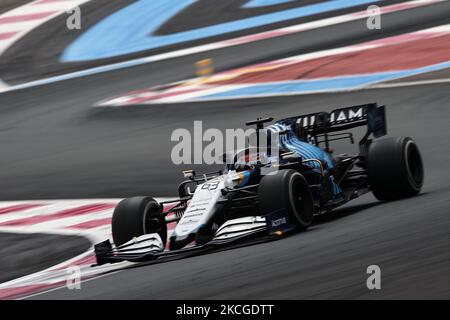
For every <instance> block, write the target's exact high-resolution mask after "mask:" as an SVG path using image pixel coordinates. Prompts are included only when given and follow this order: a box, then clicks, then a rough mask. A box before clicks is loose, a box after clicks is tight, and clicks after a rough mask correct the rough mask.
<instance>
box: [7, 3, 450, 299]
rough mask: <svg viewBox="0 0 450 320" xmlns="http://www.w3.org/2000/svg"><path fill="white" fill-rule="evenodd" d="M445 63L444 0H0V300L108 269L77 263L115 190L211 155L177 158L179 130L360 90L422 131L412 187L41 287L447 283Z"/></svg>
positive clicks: (302, 110)
mask: <svg viewBox="0 0 450 320" xmlns="http://www.w3.org/2000/svg"><path fill="white" fill-rule="evenodd" d="M374 6H376V7H374ZM369 7H370V8H369ZM199 61H203V62H202V63H200V65H201V66H200V68H206V69H210V70H209V71H211V72H207V73H206V74H199V73H198V72H199V63H198V62H199ZM202 66H203V67H202ZM449 66H450V1H446V0H409V1H408V0H407V1H364V0H357V1H347V0H334V1H320V0H303V1H300V0H227V1H219V0H197V1H195V0H170V1H169V0H121V1H119V0H37V1H26V0H15V1H14V0H2V1H1V2H0V150H1V156H0V168H1V170H0V199H1V202H0V231H1V232H2V234H0V239H2V240H1V241H2V249H1V250H0V271H1V272H0V273H1V274H2V277H3V278H0V281H2V282H3V283H2V284H0V298H8V299H10V298H17V297H24V296H28V295H30V294H34V293H37V292H42V291H45V290H48V289H50V288H55V287H60V286H63V285H64V284H65V277H66V274H65V273H64V268H65V267H67V266H69V265H79V266H80V267H81V270H82V273H83V279H84V278H90V277H93V276H96V275H99V274H103V273H105V272H109V271H111V270H117V269H122V268H123V267H124V266H125V265H118V266H107V267H104V268H97V269H96V268H91V267H90V264H91V263H93V262H94V260H93V256H92V248H91V246H92V242H95V241H101V240H104V239H105V238H106V237H108V236H109V234H110V228H109V224H110V218H111V214H112V210H113V208H114V206H115V204H116V203H117V202H118V201H119V200H120V199H121V198H124V197H127V196H135V195H152V196H155V197H157V198H159V199H162V198H166V197H173V196H175V195H176V187H177V185H178V183H179V181H180V180H181V179H182V175H181V171H182V170H184V169H186V168H194V169H196V170H198V171H202V170H208V171H209V170H210V169H209V168H208V167H207V166H205V165H196V166H191V165H183V166H178V165H175V164H173V163H172V161H171V151H172V148H173V146H174V144H175V143H174V142H173V141H171V134H172V132H173V131H174V130H175V129H177V128H186V129H188V130H192V128H193V123H194V121H196V120H201V121H203V128H204V130H206V129H207V128H218V129H221V130H224V129H226V128H242V127H243V126H244V122H245V121H246V120H251V119H254V118H256V117H258V116H272V117H274V118H275V119H277V118H281V117H287V116H294V115H300V114H306V113H311V112H317V111H330V110H332V109H335V108H338V107H344V106H351V105H358V104H364V103H368V102H378V103H380V104H385V105H386V106H387V119H388V132H389V134H390V135H392V136H394V135H404V136H411V137H413V138H414V139H415V140H416V141H417V143H418V145H419V147H420V149H421V151H422V155H423V158H424V162H425V166H426V181H425V186H424V189H423V193H422V195H421V196H419V197H417V198H414V199H408V200H402V201H397V202H391V203H380V202H377V201H376V200H375V198H373V197H372V196H371V195H369V196H366V197H364V198H361V199H359V200H357V201H356V202H353V203H352V204H350V205H349V206H346V207H344V208H342V209H340V210H338V212H337V213H336V214H335V215H332V216H329V217H322V218H320V219H318V220H317V223H316V224H315V225H314V227H313V228H311V230H310V231H308V232H306V233H302V234H298V235H295V236H292V237H289V238H287V239H284V240H283V241H276V242H272V243H266V244H260V245H257V246H253V247H246V248H240V249H234V250H230V251H225V252H220V253H214V254H211V255H207V256H200V257H195V258H190V259H189V261H184V262H183V261H174V262H170V263H167V264H164V265H154V266H145V267H141V268H136V269H132V270H127V271H122V272H119V273H115V274H113V275H110V276H108V277H104V278H99V279H97V280H94V281H89V282H87V283H83V289H82V290H77V291H76V292H74V291H68V290H65V289H60V290H55V291H52V292H51V293H47V294H44V295H39V296H37V297H42V298H48V299H51V298H83V299H84V298H88V299H89V298H99V297H101V298H126V299H129V298H143V299H154V298H163V299H164V298H166V299H167V298H172V299H177V298H181V299H187V298H191V299H201V298H217V299H224V298H225V299H227V298H228V299H231V298H233V299H241V298H251V299H258V298H279V299H284V298H290V299H298V298H313V299H315V298H319V299H320V298H333V299H342V298H344V299H354V298H370V299H372V298H375V299H379V298H422V299H429V298H433V299H435V298H438V299H442V298H449V297H450V285H449V283H448V275H447V272H448V268H449V267H450V265H449V254H448V253H449V252H450V250H449V249H450V243H449V236H448V230H449V227H450V218H449V216H448V206H449V204H450V201H449V199H450V197H449V196H450V184H449V181H448V179H447V176H448V174H449V170H450V168H449V166H448V163H449V161H450V152H449V151H450V150H449V145H448V139H449V138H450V132H449V130H448V121H449V119H450V111H449V108H448V104H449V101H450V90H449V89H450V77H449ZM352 148H354V146H346V145H344V144H337V145H335V150H336V152H338V153H343V152H349V151H351V150H352ZM275 252H276V255H274V253H275ZM371 264H377V265H380V267H381V268H382V272H383V287H382V290H379V291H376V292H373V291H369V290H367V288H366V286H365V279H366V273H365V270H366V268H367V266H369V265H371ZM46 268H48V269H46ZM174 275H175V276H174ZM121 280H123V281H121ZM112 287H114V290H111V288H112ZM180 287H181V288H182V289H180ZM194 288H195V290H194Z"/></svg>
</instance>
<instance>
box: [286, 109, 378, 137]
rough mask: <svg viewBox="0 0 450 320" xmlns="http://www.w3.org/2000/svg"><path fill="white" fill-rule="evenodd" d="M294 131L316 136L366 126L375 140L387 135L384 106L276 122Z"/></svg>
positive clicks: (315, 114)
mask: <svg viewBox="0 0 450 320" xmlns="http://www.w3.org/2000/svg"><path fill="white" fill-rule="evenodd" d="M277 122H278V123H282V124H285V125H288V126H290V127H291V128H292V129H294V130H296V131H297V130H304V131H306V133H308V134H310V135H312V136H316V135H318V134H327V133H329V132H336V131H343V130H348V129H351V128H356V127H361V126H365V125H367V134H366V136H368V135H369V134H371V133H372V134H373V135H374V137H375V138H378V137H381V136H383V135H385V134H386V133H387V128H386V112H385V106H384V105H383V106H378V105H377V104H376V103H369V104H363V105H358V106H352V107H346V108H339V109H335V110H333V111H331V112H318V113H311V114H306V115H300V116H296V117H290V118H286V119H282V120H279V121H277Z"/></svg>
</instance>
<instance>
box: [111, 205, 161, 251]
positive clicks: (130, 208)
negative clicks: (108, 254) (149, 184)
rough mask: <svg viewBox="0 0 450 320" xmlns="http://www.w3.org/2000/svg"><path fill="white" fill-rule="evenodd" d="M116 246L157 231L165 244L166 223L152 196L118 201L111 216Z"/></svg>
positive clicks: (159, 207) (159, 206)
mask: <svg viewBox="0 0 450 320" xmlns="http://www.w3.org/2000/svg"><path fill="white" fill-rule="evenodd" d="M111 224H112V237H113V240H114V243H115V244H116V246H120V245H121V244H124V243H125V242H127V241H129V240H131V239H133V238H134V237H138V236H141V235H144V234H149V233H158V234H159V235H160V236H161V239H162V241H163V243H164V245H165V244H166V241H167V225H166V221H165V217H164V215H163V213H162V207H161V205H160V204H159V203H158V202H157V201H156V200H155V199H153V198H152V197H133V198H127V199H124V200H122V201H120V202H119V204H118V205H117V207H116V208H115V209H114V213H113V216H112V223H111Z"/></svg>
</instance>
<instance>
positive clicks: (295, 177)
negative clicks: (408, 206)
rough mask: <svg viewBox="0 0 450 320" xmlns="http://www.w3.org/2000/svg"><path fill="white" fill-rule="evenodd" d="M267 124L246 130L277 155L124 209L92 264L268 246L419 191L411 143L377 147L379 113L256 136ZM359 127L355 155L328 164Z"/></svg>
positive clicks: (255, 153)
mask: <svg viewBox="0 0 450 320" xmlns="http://www.w3.org/2000/svg"><path fill="white" fill-rule="evenodd" d="M272 120H273V119H272V118H266V119H257V120H254V121H249V122H247V125H256V131H257V133H258V134H259V133H261V132H265V133H266V137H269V138H273V137H274V136H276V137H277V138H276V139H277V142H278V145H279V149H278V150H277V151H278V152H277V154H272V153H273V152H271V150H270V148H260V142H257V144H256V146H248V147H247V148H246V149H244V150H240V151H238V152H237V153H236V154H235V155H234V158H233V161H230V162H231V163H228V162H227V164H226V165H225V169H224V170H223V171H218V172H213V173H207V174H201V175H198V174H196V173H195V172H194V171H192V170H190V171H185V172H184V175H185V177H186V181H183V182H182V183H181V184H180V185H179V187H178V193H179V198H178V199H175V200H172V201H166V202H161V203H158V202H157V201H156V200H154V199H153V198H152V197H148V196H143V197H133V198H128V199H124V200H122V201H121V202H120V203H119V204H118V205H117V207H116V208H115V211H114V214H113V218H112V237H113V240H114V245H113V244H111V242H110V241H109V240H106V241H104V242H101V243H99V244H97V245H96V246H95V253H96V257H97V262H98V264H103V263H107V262H117V261H123V260H129V261H145V260H152V259H156V258H159V257H162V256H167V255H173V254H178V253H180V252H187V251H192V250H198V249H205V248H214V247H217V246H220V245H224V244H228V243H231V242H235V241H238V240H243V239H244V238H250V237H265V236H266V237H276V236H279V235H282V234H284V233H287V232H291V231H294V230H297V231H299V230H305V229H306V228H308V227H309V226H310V225H311V223H312V221H313V217H314V216H315V215H319V214H323V213H326V212H329V211H331V210H332V209H334V208H336V207H338V206H340V205H343V204H345V203H347V202H349V201H350V200H352V199H355V198H357V197H359V196H360V195H362V194H364V193H366V192H369V191H372V193H373V194H374V195H375V197H376V198H377V199H379V200H385V201H386V200H394V199H400V198H405V197H410V196H414V195H416V194H418V193H419V192H420V190H421V187H422V184H423V179H424V170H423V165H422V159H421V155H420V152H419V149H418V147H417V145H416V143H415V142H414V140H412V139H411V138H407V137H395V138H383V139H377V138H380V137H381V136H384V135H386V116H385V107H384V106H377V104H375V103H372V104H366V105H359V106H353V107H348V108H341V109H337V110H333V111H332V112H330V113H327V112H319V113H315V114H308V115H302V116H295V117H290V118H286V119H282V120H279V121H277V122H275V123H274V124H272V125H270V126H267V127H264V123H266V122H271V121H272ZM360 126H367V131H366V134H365V135H364V136H363V137H362V139H361V140H360V142H359V154H353V155H350V154H342V155H338V156H333V155H332V154H333V152H332V151H331V149H330V142H331V141H335V140H349V141H350V142H351V143H354V139H353V133H351V132H342V131H344V130H348V129H352V128H356V127H360ZM275 133H277V135H275ZM374 139H375V140H374ZM263 159H265V161H262V160H263ZM268 170H269V171H268ZM263 172H264V174H263ZM163 207H166V208H167V207H169V208H170V209H168V210H165V211H164V210H163ZM173 222H177V225H176V227H175V229H174V230H173V232H172V233H171V235H170V237H168V232H167V224H168V223H173ZM166 244H167V246H166Z"/></svg>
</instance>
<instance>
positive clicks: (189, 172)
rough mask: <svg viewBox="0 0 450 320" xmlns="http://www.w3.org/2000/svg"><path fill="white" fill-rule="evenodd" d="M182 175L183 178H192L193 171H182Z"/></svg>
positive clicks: (193, 175)
mask: <svg viewBox="0 0 450 320" xmlns="http://www.w3.org/2000/svg"><path fill="white" fill-rule="evenodd" d="M183 176H184V178H185V179H189V180H194V177H195V171H194V170H185V171H183Z"/></svg>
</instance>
